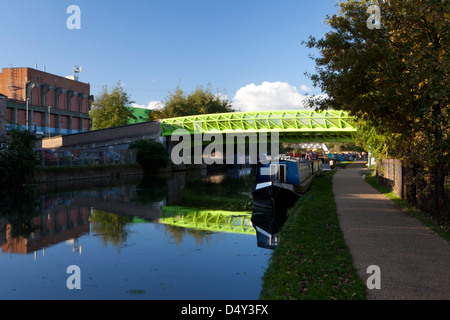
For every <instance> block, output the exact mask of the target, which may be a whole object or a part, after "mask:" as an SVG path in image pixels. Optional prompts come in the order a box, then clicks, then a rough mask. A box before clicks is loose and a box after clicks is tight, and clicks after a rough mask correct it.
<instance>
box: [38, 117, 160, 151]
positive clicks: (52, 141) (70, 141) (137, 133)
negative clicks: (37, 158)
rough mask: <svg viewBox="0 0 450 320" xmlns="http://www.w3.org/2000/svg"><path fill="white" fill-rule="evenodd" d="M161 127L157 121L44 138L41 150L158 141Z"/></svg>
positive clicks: (126, 144)
mask: <svg viewBox="0 0 450 320" xmlns="http://www.w3.org/2000/svg"><path fill="white" fill-rule="evenodd" d="M160 137H161V126H160V123H159V122H158V121H150V122H144V123H138V124H131V125H127V126H121V127H115V128H109V129H102V130H95V131H90V132H83V133H78V134H71V135H65V136H59V137H51V138H44V139H43V140H42V148H44V149H56V148H62V149H64V148H80V149H88V148H105V147H109V146H117V145H124V146H128V144H129V143H130V142H132V141H135V140H138V139H152V140H155V141H159V139H160Z"/></svg>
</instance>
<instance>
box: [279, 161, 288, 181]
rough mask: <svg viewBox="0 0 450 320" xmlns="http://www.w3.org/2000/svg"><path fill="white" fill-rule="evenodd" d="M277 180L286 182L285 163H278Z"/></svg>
mask: <svg viewBox="0 0 450 320" xmlns="http://www.w3.org/2000/svg"><path fill="white" fill-rule="evenodd" d="M278 181H280V182H283V183H284V182H286V165H285V164H280V169H279V170H278Z"/></svg>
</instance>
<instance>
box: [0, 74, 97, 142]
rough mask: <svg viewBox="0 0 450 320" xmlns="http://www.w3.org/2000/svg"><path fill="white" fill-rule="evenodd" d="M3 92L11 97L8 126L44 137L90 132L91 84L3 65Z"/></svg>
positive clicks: (0, 88)
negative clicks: (26, 129)
mask: <svg viewBox="0 0 450 320" xmlns="http://www.w3.org/2000/svg"><path fill="white" fill-rule="evenodd" d="M0 94H3V95H5V96H7V98H8V100H7V108H6V117H5V118H6V119H5V120H6V122H7V126H11V125H19V126H20V127H22V128H27V127H28V130H30V131H35V132H38V133H41V134H43V135H44V136H49V135H52V136H54V135H65V134H73V133H78V132H83V131H89V126H90V119H89V106H90V101H92V100H93V97H92V96H91V95H90V85H89V84H86V83H82V82H79V81H76V80H73V79H69V78H65V77H60V76H57V75H54V74H51V73H47V72H44V71H39V70H36V69H32V68H3V69H2V72H1V73H0Z"/></svg>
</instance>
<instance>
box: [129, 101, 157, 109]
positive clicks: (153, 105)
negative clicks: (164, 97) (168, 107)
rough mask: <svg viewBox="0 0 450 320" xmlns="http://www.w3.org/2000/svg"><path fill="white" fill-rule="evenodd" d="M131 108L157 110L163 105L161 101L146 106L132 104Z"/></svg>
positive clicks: (151, 102)
mask: <svg viewBox="0 0 450 320" xmlns="http://www.w3.org/2000/svg"><path fill="white" fill-rule="evenodd" d="M131 106H132V107H133V108H142V109H150V110H153V109H158V108H162V106H163V103H162V102H161V101H150V102H149V103H148V104H147V105H146V106H144V105H139V104H135V103H133V104H132V105H131Z"/></svg>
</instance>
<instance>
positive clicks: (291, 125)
mask: <svg viewBox="0 0 450 320" xmlns="http://www.w3.org/2000/svg"><path fill="white" fill-rule="evenodd" d="M177 129H185V130H184V132H185V133H189V134H194V133H202V134H205V133H210V134H217V133H253V132H254V133H259V132H268V133H270V132H274V131H277V132H278V133H279V135H280V141H285V142H289V141H292V142H298V141H309V142H347V141H352V140H353V137H354V134H355V132H356V128H355V127H354V125H353V121H352V118H351V117H350V116H349V114H348V113H346V112H344V111H322V112H316V111H310V110H288V111H264V112H231V113H218V114H207V115H197V116H188V117H179V118H170V119H163V120H161V131H162V135H163V136H171V135H173V134H174V132H175V130H177ZM177 133H180V131H178V132H177Z"/></svg>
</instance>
